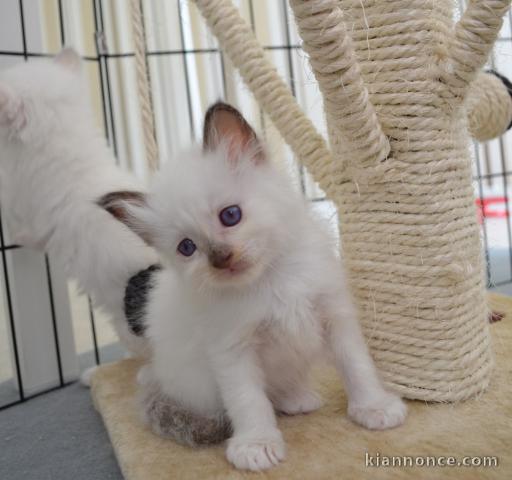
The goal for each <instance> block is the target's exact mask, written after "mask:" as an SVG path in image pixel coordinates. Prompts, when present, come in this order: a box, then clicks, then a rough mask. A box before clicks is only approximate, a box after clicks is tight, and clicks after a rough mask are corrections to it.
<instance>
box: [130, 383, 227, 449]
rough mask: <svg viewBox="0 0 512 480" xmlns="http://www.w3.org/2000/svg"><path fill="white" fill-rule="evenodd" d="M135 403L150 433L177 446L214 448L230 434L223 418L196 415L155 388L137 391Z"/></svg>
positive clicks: (219, 415) (223, 416)
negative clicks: (140, 407) (168, 439)
mask: <svg viewBox="0 0 512 480" xmlns="http://www.w3.org/2000/svg"><path fill="white" fill-rule="evenodd" d="M139 403H140V404H141V406H142V411H143V420H144V422H145V423H146V424H147V425H148V426H149V427H150V428H151V430H152V431H153V433H156V434H157V435H159V436H161V437H165V438H171V439H173V440H174V441H176V442H177V443H179V444H181V445H186V446H189V447H199V446H204V445H214V444H217V443H220V442H223V441H224V440H226V439H228V438H229V437H231V435H232V433H233V430H232V427H231V422H230V420H229V418H228V417H227V415H226V414H225V413H224V412H222V413H219V414H214V415H210V416H204V415H198V414H196V413H193V412H191V411H190V410H188V409H187V408H185V407H183V405H181V404H180V403H179V402H178V401H176V400H174V399H172V398H171V397H169V396H168V395H166V394H164V393H163V392H162V391H161V390H160V388H159V387H158V385H156V384H154V383H153V384H146V385H145V386H143V387H141V392H140V395H139Z"/></svg>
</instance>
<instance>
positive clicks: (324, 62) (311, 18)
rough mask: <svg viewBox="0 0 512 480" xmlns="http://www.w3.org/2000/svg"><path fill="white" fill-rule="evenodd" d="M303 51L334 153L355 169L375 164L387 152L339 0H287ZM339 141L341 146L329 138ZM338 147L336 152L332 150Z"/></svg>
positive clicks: (381, 159) (385, 155) (382, 158)
mask: <svg viewBox="0 0 512 480" xmlns="http://www.w3.org/2000/svg"><path fill="white" fill-rule="evenodd" d="M290 5H291V7H292V9H293V12H294V14H295V20H296V22H297V25H298V27H299V33H300V36H301V37H302V40H303V42H304V43H303V48H304V50H305V51H306V52H307V53H308V54H309V59H310V62H311V66H312V69H313V72H314V73H315V77H316V79H317V81H318V84H319V86H320V90H321V91H322V94H323V98H324V107H325V110H326V115H327V118H328V120H329V125H330V126H332V128H331V129H330V134H331V144H332V145H333V146H334V148H335V150H340V149H341V151H335V153H336V154H337V157H338V155H340V157H341V158H344V159H345V161H346V162H348V163H349V164H351V166H353V167H354V168H356V172H355V174H356V176H357V169H361V168H368V167H372V166H375V165H378V164H379V163H380V162H382V161H383V160H385V159H386V158H387V156H388V154H389V151H390V145H389V141H388V139H387V137H386V136H385V135H384V132H383V131H382V128H381V125H380V123H379V120H378V118H377V115H376V113H375V109H374V107H373V105H372V103H371V101H370V99H369V95H368V90H367V88H366V87H365V85H364V83H363V79H362V77H361V70H360V67H359V64H358V62H357V59H356V56H355V52H354V47H353V45H352V39H351V38H350V36H349V35H348V34H347V31H346V29H345V23H344V20H343V14H342V11H341V9H340V7H339V3H338V1H337V0H290ZM336 136H338V137H341V138H342V139H343V141H342V142H339V141H335V138H334V139H333V138H332V137H336ZM336 147H339V148H336Z"/></svg>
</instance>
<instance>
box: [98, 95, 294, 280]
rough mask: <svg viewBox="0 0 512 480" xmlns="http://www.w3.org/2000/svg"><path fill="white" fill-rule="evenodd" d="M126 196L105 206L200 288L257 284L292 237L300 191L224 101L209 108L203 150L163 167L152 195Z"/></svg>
mask: <svg viewBox="0 0 512 480" xmlns="http://www.w3.org/2000/svg"><path fill="white" fill-rule="evenodd" d="M121 194H122V192H118V193H117V195H118V196H119V197H120V196H121ZM126 195H129V193H127V192H124V196H125V198H124V200H123V201H121V202H116V199H115V196H116V193H115V192H114V193H113V194H109V198H107V199H106V201H100V204H101V205H102V206H103V207H104V208H106V210H107V211H109V212H110V213H112V214H113V215H115V216H116V217H117V218H119V219H121V220H122V221H124V222H125V223H126V224H127V225H128V226H130V227H131V228H132V229H134V230H135V231H136V232H138V233H139V234H140V235H141V236H142V237H143V238H144V239H145V240H146V241H148V243H150V244H151V245H153V246H154V247H155V248H157V250H158V251H159V252H160V253H161V255H162V256H163V258H164V259H165V260H166V261H167V262H168V263H169V264H171V265H172V266H173V267H174V268H175V270H176V271H178V272H179V273H180V274H181V275H182V277H183V280H184V281H186V282H190V283H191V284H193V285H194V287H195V288H197V289H203V290H204V289H218V288H224V287H230V288H231V287H243V286H247V285H249V284H252V283H253V282H254V281H256V280H257V279H258V278H260V277H261V276H262V275H263V273H264V272H268V271H270V270H271V269H272V268H273V265H274V264H275V262H276V260H277V258H278V257H279V256H280V255H281V254H282V253H283V252H284V251H285V249H286V248H288V247H289V245H290V244H291V242H292V238H291V235H293V233H292V232H293V231H294V228H293V225H294V222H296V219H295V218H294V215H295V213H294V212H296V208H295V207H296V206H297V196H296V195H295V194H294V193H293V191H292V189H291V186H290V184H289V181H285V180H284V179H283V177H282V176H281V175H280V173H279V172H277V171H276V169H274V168H273V167H272V165H271V164H270V162H269V161H268V159H267V158H266V156H265V154H264V152H263V150H262V148H261V145H260V144H259V141H258V139H257V137H256V134H255V133H254V131H253V130H252V128H251V127H250V126H249V125H248V123H247V122H246V121H245V120H244V119H243V117H242V116H241V115H240V113H239V112H238V111H236V110H235V109H233V108H232V107H230V106H229V105H226V104H222V103H219V104H216V105H214V106H213V107H211V108H210V109H209V111H208V113H207V115H206V119H205V134H204V146H203V151H202V152H201V151H196V152H192V153H190V154H188V155H184V156H182V157H181V158H178V159H175V160H173V161H171V163H169V164H167V165H165V167H164V168H163V170H162V172H160V173H159V174H158V175H157V176H156V178H155V181H154V183H153V186H152V188H151V189H150V193H149V194H148V195H147V196H143V195H142V194H134V195H135V197H134V198H133V199H132V201H130V200H128V202H127V201H126ZM104 200H105V199H104ZM123 204H124V206H123Z"/></svg>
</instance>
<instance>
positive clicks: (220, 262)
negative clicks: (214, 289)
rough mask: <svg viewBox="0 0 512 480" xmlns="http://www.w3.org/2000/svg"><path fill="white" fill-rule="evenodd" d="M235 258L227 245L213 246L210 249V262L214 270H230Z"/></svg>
mask: <svg viewBox="0 0 512 480" xmlns="http://www.w3.org/2000/svg"><path fill="white" fill-rule="evenodd" d="M233 257H234V255H233V250H232V249H231V247H230V246H229V245H226V244H215V245H211V246H210V248H209V249H208V260H209V262H210V265H211V266H212V267H213V268H218V269H225V268H230V267H231V263H232V260H233Z"/></svg>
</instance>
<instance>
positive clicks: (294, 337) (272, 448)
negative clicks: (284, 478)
mask: <svg viewBox="0 0 512 480" xmlns="http://www.w3.org/2000/svg"><path fill="white" fill-rule="evenodd" d="M233 122H235V123H236V119H235V120H233V119H230V120H229V121H228V122H227V124H228V125H227V127H226V126H224V127H221V128H219V129H218V130H219V131H220V132H221V134H220V138H219V144H218V145H217V148H216V149H214V150H215V151H214V152H209V153H205V152H199V151H195V152H191V153H189V154H188V155H185V156H181V157H180V158H178V159H175V160H174V161H171V162H170V163H169V164H167V165H166V166H165V168H164V169H163V171H162V172H161V173H160V174H159V175H158V176H157V177H156V179H155V181H154V184H153V186H152V188H151V189H150V193H149V195H148V197H147V205H146V207H143V208H141V207H140V206H139V207H131V208H130V207H128V208H129V211H130V214H131V217H130V218H131V222H130V223H131V224H132V227H133V228H134V229H135V230H138V231H140V232H141V233H143V234H144V238H148V239H150V241H151V243H152V244H153V246H155V248H156V249H157V250H158V251H159V253H160V255H161V256H162V258H163V259H164V262H165V265H166V268H165V269H164V270H163V271H162V272H161V273H160V274H159V276H158V282H157V284H156V287H155V288H154V290H153V291H152V293H151V297H150V302H149V306H148V324H149V330H148V336H149V338H150V342H151V344H152V348H153V356H152V361H151V364H150V365H149V367H148V368H147V369H146V370H145V371H144V372H142V375H141V377H142V378H140V380H141V382H142V383H143V384H144V383H145V382H146V381H148V379H151V380H152V381H156V382H158V383H159V384H160V385H161V387H162V389H163V390H164V391H165V393H166V394H168V395H169V396H171V397H173V398H174V399H176V400H178V401H179V402H181V403H182V404H184V405H187V406H188V407H189V408H191V409H192V410H193V411H194V412H197V413H205V414H211V413H214V412H219V411H222V410H223V409H226V411H227V413H228V416H229V417H230V419H231V421H232V424H233V428H234V435H233V437H232V438H231V439H230V440H229V441H228V446H227V458H228V460H229V461H230V462H232V463H233V464H234V465H235V466H236V467H238V468H243V469H251V470H260V469H264V468H268V467H270V466H272V465H274V464H277V463H278V462H279V461H280V460H282V459H283V458H284V456H285V445H284V441H283V439H282V436H281V433H280V431H279V430H278V428H277V425H276V419H275V415H274V407H275V408H276V409H277V410H280V411H283V412H285V413H288V414H295V413H305V412H310V411H312V410H315V409H316V408H318V407H320V406H321V404H322V402H321V399H320V398H319V397H318V396H317V395H316V394H315V393H314V392H313V391H312V389H311V386H310V384H309V372H310V367H311V366H312V365H313V364H314V363H315V362H317V361H319V360H321V359H330V360H331V361H333V363H334V364H335V366H336V367H337V369H338V371H339V373H340V376H341V377H343V378H344V381H345V386H346V390H347V395H348V399H349V407H348V413H349V415H350V417H351V418H352V419H353V420H355V421H356V422H358V423H360V424H362V425H364V426H366V427H368V428H371V429H384V428H390V427H394V426H397V425H400V424H401V423H402V422H403V421H404V419H405V415H406V407H405V405H404V403H403V402H402V401H401V399H400V398H399V397H398V396H396V395H394V394H392V393H389V392H387V391H386V390H385V389H384V388H383V387H382V385H381V382H380V380H379V378H378V376H377V372H376V369H375V367H374V365H373V362H372V360H371V357H370V355H369V353H368V349H367V346H366V343H365V341H364V338H363V336H362V333H361V330H360V327H359V325H358V321H357V316H356V312H355V309H354V307H353V305H352V300H351V298H350V295H349V292H348V287H347V285H346V280H345V275H344V271H343V268H342V265H341V262H340V259H339V258H338V256H337V254H336V252H335V247H334V242H333V240H332V238H331V237H330V235H329V234H328V228H327V226H326V225H325V224H324V223H323V222H322V221H321V220H320V219H319V218H318V216H317V215H315V214H314V213H313V212H312V209H311V207H310V205H309V204H308V203H307V202H306V201H305V200H304V199H303V198H302V196H301V195H299V194H298V193H297V192H296V191H295V190H294V189H293V188H292V186H291V182H290V179H289V178H287V177H286V176H284V175H282V174H281V173H280V172H279V171H278V170H277V169H276V168H275V167H274V166H273V165H272V164H271V163H270V161H268V160H262V158H264V156H262V155H261V153H258V156H257V157H256V154H255V152H254V150H253V147H254V145H251V142H247V141H246V140H247V139H243V138H242V139H240V138H239V139H238V140H237V136H239V137H240V136H243V135H244V133H243V132H242V131H241V130H238V131H237V128H236V127H235V129H234V131H233V132H230V131H229V129H230V128H231V127H232V125H233ZM242 130H243V129H242ZM222 135H228V136H229V135H232V136H231V137H230V138H227V139H226V138H222ZM237 141H238V145H235V148H233V144H231V145H229V143H230V142H232V143H234V144H237ZM226 143H227V144H228V145H227V144H226ZM252 143H254V142H252ZM247 145H249V148H247ZM258 152H259V151H258ZM230 205H238V206H240V208H241V209H242V221H241V222H240V223H239V224H238V225H236V226H233V227H225V226H223V225H222V223H221V222H220V220H219V212H220V211H221V210H222V209H223V208H225V207H227V206H230ZM184 238H190V239H191V240H193V242H194V243H195V244H196V246H197V250H196V251H195V252H194V253H193V255H191V256H190V257H185V256H183V255H182V254H180V253H179V252H178V251H177V246H178V244H179V243H180V241H181V240H183V239H184ZM217 244H222V245H229V246H230V248H231V249H232V250H233V252H234V254H235V258H236V262H238V261H240V262H242V264H243V268H242V270H241V271H236V269H235V271H233V272H232V271H229V269H221V270H219V269H216V268H213V267H212V265H211V264H210V262H209V258H208V252H209V251H210V249H211V248H212V245H213V246H215V245H217ZM236 262H235V265H236Z"/></svg>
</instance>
